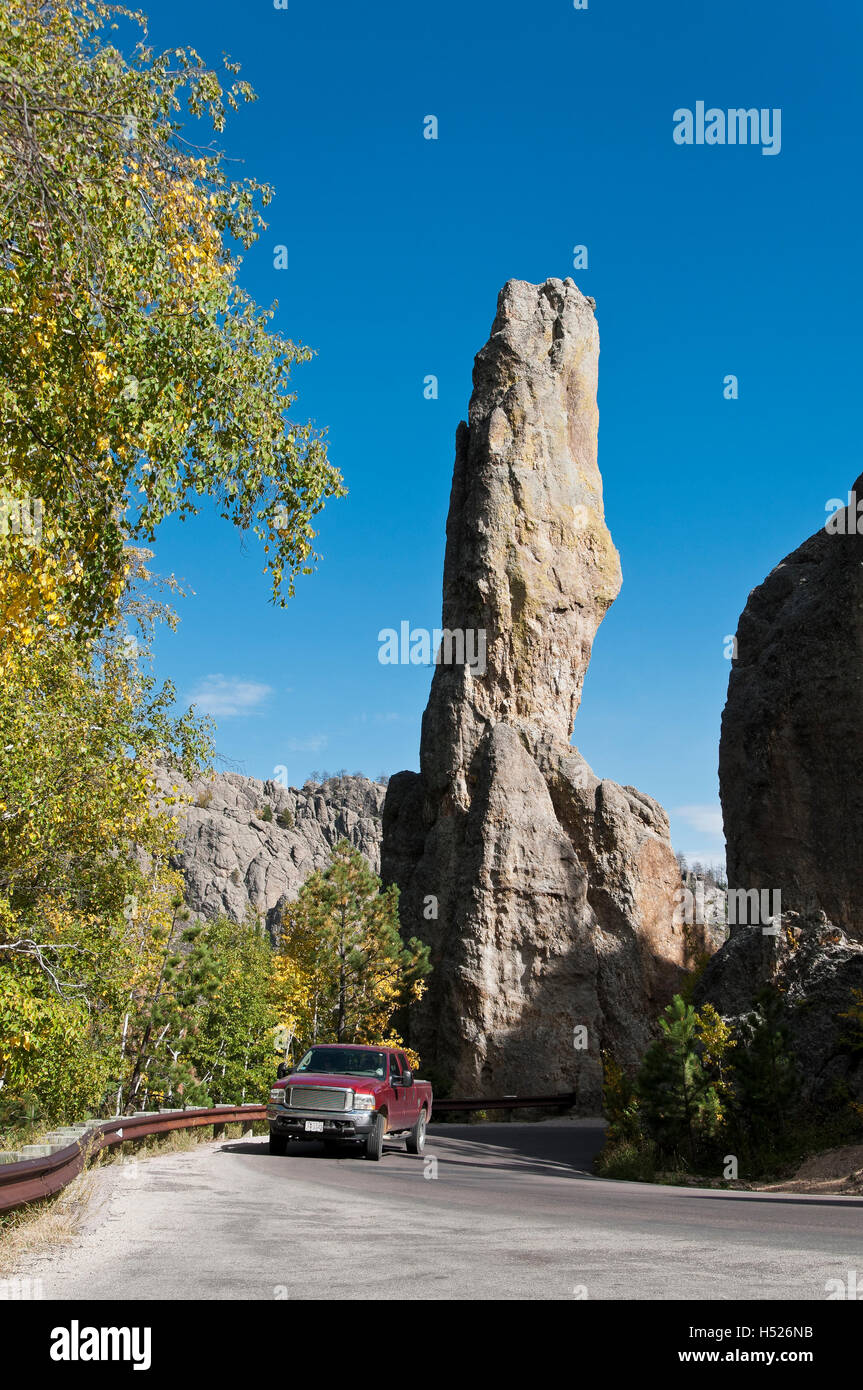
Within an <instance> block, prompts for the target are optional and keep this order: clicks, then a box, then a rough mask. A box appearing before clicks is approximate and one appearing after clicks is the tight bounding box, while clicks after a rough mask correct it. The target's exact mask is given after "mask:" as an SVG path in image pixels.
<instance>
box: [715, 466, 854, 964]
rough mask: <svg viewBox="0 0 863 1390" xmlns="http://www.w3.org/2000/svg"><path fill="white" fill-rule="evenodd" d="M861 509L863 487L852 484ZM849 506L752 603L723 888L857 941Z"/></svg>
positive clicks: (734, 714) (744, 622)
mask: <svg viewBox="0 0 863 1390" xmlns="http://www.w3.org/2000/svg"><path fill="white" fill-rule="evenodd" d="M854 492H855V494H856V497H857V498H859V499H860V501H861V502H863V477H861V478H859V479H858V480H857V482H856V484H855V485H854ZM860 524H861V523H860V522H858V518H857V516H856V508H855V509H854V510H853V511H852V510H851V509H849V508H845V509H842V510H841V511H840V512H838V513H837V514H836V516H835V517H834V518H832V519H831V522H830V529H829V530H828V529H827V528H822V529H821V530H819V531H817V532H816V533H815V535H814V536H812V537H811V538H810V539H809V540H808V541H806V542H805V543H804V544H803V545H801V546H800V547H799V549H797V550H795V551H794V552H793V553H792V554H791V555H789V556H788V557H787V558H786V559H785V560H783V561H782V562H781V564H779V565H777V567H776V568H775V569H774V570H773V571H772V573H771V574H770V575H768V577H767V579H765V581H764V583H763V584H761V585H760V586H759V587H758V588H757V589H755V590H753V592H752V593H751V594H750V596H749V600H748V602H747V604H746V607H745V609H744V611H743V614H742V616H741V618H740V623H739V626H738V630H737V651H736V656H735V657H734V659H733V662H732V670H731V676H730V680H729V684H728V701H727V704H726V706H725V712H724V714H723V716H722V739H721V744H720V751H719V782H720V796H721V800H722V811H723V818H724V822H725V837H726V841H727V845H728V881H729V884H730V885H731V886H732V887H740V888H746V889H751V888H757V889H765V890H780V891H781V894H782V907H783V910H789V909H790V910H793V911H795V912H799V913H803V914H811V913H813V912H815V913H817V912H819V911H823V912H824V913H826V915H827V917H828V918H829V919H830V921H831V922H833V923H835V924H836V925H837V926H838V927H841V928H842V929H843V930H844V931H845V932H847V933H848V934H849V935H850V936H852V937H854V938H857V939H861V940H863V855H861V853H860V842H861V832H863V526H861V533H860V534H858V525H860Z"/></svg>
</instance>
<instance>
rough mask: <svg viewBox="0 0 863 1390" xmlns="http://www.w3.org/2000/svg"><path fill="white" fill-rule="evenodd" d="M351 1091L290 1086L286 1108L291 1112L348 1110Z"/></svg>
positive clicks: (333, 1087) (340, 1088) (339, 1088)
mask: <svg viewBox="0 0 863 1390" xmlns="http://www.w3.org/2000/svg"><path fill="white" fill-rule="evenodd" d="M352 1095H353V1092H352V1091H349V1090H347V1089H344V1088H342V1087H338V1088H337V1087H335V1086H292V1087H291V1094H290V1099H289V1100H288V1106H289V1107H290V1108H291V1109H293V1110H350V1108H351V1096H352Z"/></svg>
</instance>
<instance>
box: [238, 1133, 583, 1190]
mask: <svg viewBox="0 0 863 1390" xmlns="http://www.w3.org/2000/svg"><path fill="white" fill-rule="evenodd" d="M603 1141H604V1130H603V1128H602V1126H600V1125H597V1126H596V1127H595V1128H594V1127H592V1126H578V1127H576V1126H573V1127H572V1128H569V1127H566V1126H560V1127H558V1126H545V1125H541V1124H538V1125H526V1124H478V1125H470V1126H467V1125H459V1124H456V1125H440V1124H432V1125H431V1126H430V1127H429V1131H428V1139H427V1141H426V1151H425V1154H424V1155H414V1154H408V1153H407V1152H406V1151H405V1147H404V1141H403V1140H399V1139H395V1138H394V1139H392V1140H390V1141H387V1140H386V1139H385V1140H384V1161H385V1162H386V1163H387V1166H388V1167H389V1168H393V1166H394V1164H395V1162H397V1161H398V1160H401V1162H400V1163H399V1164H398V1167H399V1168H402V1167H404V1166H405V1165H408V1166H410V1167H413V1166H414V1165H415V1164H417V1163H422V1162H423V1161H424V1159H426V1158H436V1159H437V1160H438V1162H439V1163H441V1164H445V1165H446V1166H447V1168H448V1169H450V1170H452V1169H453V1168H454V1169H456V1170H463V1171H464V1172H465V1175H466V1176H467V1174H468V1172H469V1171H470V1170H474V1169H482V1170H483V1172H484V1173H486V1174H490V1173H493V1172H499V1173H505V1174H508V1175H512V1174H516V1173H518V1174H524V1175H530V1176H534V1177H551V1178H575V1179H580V1180H582V1181H583V1180H585V1179H587V1180H590V1181H593V1182H599V1181H601V1180H600V1179H599V1178H596V1177H595V1175H594V1174H593V1173H592V1172H591V1171H590V1170H591V1167H592V1164H593V1159H594V1157H595V1155H596V1154H597V1153H598V1152H599V1150H600V1149H601V1148H602V1144H603ZM290 1147H291V1152H290V1155H289V1156H287V1161H288V1162H291V1161H293V1160H294V1159H295V1158H296V1159H303V1158H315V1159H319V1160H321V1161H325V1160H326V1161H329V1162H339V1161H342V1162H344V1161H345V1160H346V1159H351V1158H358V1159H362V1150H361V1148H360V1147H359V1146H357V1148H356V1149H353V1148H350V1147H347V1146H346V1147H345V1149H344V1150H342V1151H341V1152H335V1153H332V1154H330V1153H327V1152H326V1151H325V1149H324V1146H323V1144H321V1143H320V1142H319V1141H314V1140H310V1141H303V1140H301V1141H298V1142H296V1143H294V1144H291V1146H290ZM218 1152H219V1153H230V1154H246V1155H248V1156H250V1157H257V1158H260V1159H267V1160H268V1161H269V1160H270V1155H269V1153H268V1152H267V1146H266V1140H265V1139H263V1138H261V1139H257V1140H251V1141H249V1140H239V1141H236V1142H231V1143H226V1144H223V1145H222V1146H221V1147H220V1149H219V1150H218ZM272 1161H273V1162H282V1161H285V1160H281V1159H275V1158H274V1159H273V1160H272Z"/></svg>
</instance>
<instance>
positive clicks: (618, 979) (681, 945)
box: [382, 280, 687, 1108]
mask: <svg viewBox="0 0 863 1390" xmlns="http://www.w3.org/2000/svg"><path fill="white" fill-rule="evenodd" d="M593 309H594V306H593V302H592V300H590V299H587V298H586V297H585V296H584V295H582V294H581V293H580V291H579V290H578V289H577V287H576V286H575V284H574V283H573V281H572V280H547V281H546V282H545V284H544V285H530V284H527V283H525V282H524V281H519V280H511V281H509V282H508V283H507V284H506V285H505V286H504V288H503V290H502V291H501V294H500V296H499V299H498V309H497V316H496V318H495V321H494V324H493V325H492V331H491V336H490V338H489V341H488V342H487V344H486V345H485V347H484V348H483V349H482V350H481V352H480V353H479V354H478V355H477V358H476V362H475V366H474V376H473V380H474V390H473V395H472V397H471V402H470V409H469V416H468V423H467V424H461V425H460V426H459V428H458V432H457V435H456V459H455V469H454V473H453V483H452V494H451V498H450V509H449V517H448V520H447V546H446V559H445V564H444V584H443V629H444V630H445V633H458V634H461V636H462V639H463V641H462V646H463V649H464V650H465V651H466V652H473V653H474V654H475V655H476V654H477V653H481V656H482V659H479V660H474V662H473V664H472V666H471V664H470V662H469V661H466V660H458V659H455V660H451V659H450V660H448V659H447V658H448V657H450V658H452V657H453V656H454V655H455V656H456V658H457V657H458V653H459V651H460V650H461V647H459V645H458V644H457V643H455V641H454V640H451V639H448V645H447V641H446V640H445V643H444V644H443V645H442V649H441V652H440V659H439V662H438V664H437V666H436V670H435V674H434V679H433V682H432V690H431V696H430V699H429V703H428V707H427V709H426V712H425V715H424V718H423V726H422V739H421V746H420V769H421V770H420V773H419V775H417V774H416V773H399V774H398V775H397V776H396V777H394V778H392V779H391V781H390V785H389V788H388V792H387V799H386V803H385V807H384V840H383V847H382V872H383V874H384V877H385V878H386V879H388V880H390V881H395V882H397V883H398V884H399V886H400V888H401V893H402V898H401V901H402V913H401V915H402V926H403V929H404V930H405V931H406V933H407V934H409V935H417V936H420V937H422V938H423V939H425V940H427V941H430V943H431V946H432V960H433V963H434V967H435V969H434V974H433V975H432V977H431V980H430V985H429V991H428V994H427V996H426V999H425V1000H424V1001H423V1003H422V1005H421V1006H420V1008H419V1009H418V1011H417V1013H416V1015H415V1017H414V1019H413V1020H412V1024H411V1042H412V1044H413V1045H414V1046H416V1047H418V1049H419V1050H420V1052H421V1054H422V1056H423V1061H424V1063H425V1064H427V1065H429V1064H431V1065H432V1066H433V1067H434V1068H435V1069H436V1071H437V1074H438V1076H439V1078H441V1079H443V1080H445V1081H449V1082H450V1083H451V1084H452V1085H453V1086H455V1087H456V1088H457V1089H458V1090H459V1091H465V1090H473V1091H476V1090H477V1088H480V1090H481V1091H484V1092H485V1093H488V1090H489V1089H491V1090H495V1091H498V1090H503V1091H513V1090H517V1089H521V1090H522V1091H524V1090H525V1089H532V1090H535V1091H543V1090H546V1091H547V1090H569V1089H572V1088H573V1087H574V1086H578V1088H579V1091H580V1096H581V1103H582V1105H583V1106H584V1107H585V1108H591V1107H595V1106H597V1105H598V1104H599V1101H600V1086H601V1062H600V1050H601V1049H604V1048H610V1049H611V1050H612V1051H614V1052H615V1053H616V1054H617V1055H618V1057H619V1059H620V1060H622V1061H626V1060H631V1059H634V1058H635V1057H636V1056H637V1054H638V1052H639V1050H640V1049H642V1048H643V1046H644V1044H645V1043H646V1041H647V1037H648V1027H649V1023H650V1021H651V1019H652V1017H653V1016H654V1015H655V1013H656V1011H657V1010H658V1009H659V1008H661V1006H662V1004H663V1003H664V1002H666V999H667V997H668V996H669V994H670V992H671V990H672V988H673V987H674V985H675V984H676V983H677V981H678V980H679V977H680V970H681V967H682V966H683V964H684V960H685V955H686V949H687V948H686V943H685V941H684V934H683V929H682V926H680V925H678V924H676V923H675V921H674V915H675V901H674V894H675V890H677V889H678V888H679V886H680V876H679V872H678V869H677V864H676V861H675V858H674V855H673V853H672V850H671V845H670V841H669V838H668V820H667V817H666V816H665V813H664V811H663V810H662V808H661V807H660V806H659V805H658V804H657V803H656V802H655V801H653V800H651V798H649V797H646V796H642V795H641V794H640V793H639V792H636V791H634V790H633V789H632V788H621V787H618V786H616V785H615V784H614V783H612V782H606V781H601V780H600V779H599V778H597V777H595V776H594V774H593V773H592V772H591V770H590V768H589V767H588V766H587V764H586V763H585V761H584V759H583V758H581V757H580V755H579V754H578V752H577V751H576V749H574V748H573V747H572V746H571V745H570V742H569V740H570V737H571V735H572V730H573V723H574V720H575V716H576V713H577V710H578V707H579V703H580V701H581V692H582V686H583V682H584V676H585V672H586V670H587V667H588V663H589V661H590V654H591V648H592V645H593V639H594V637H595V635H596V631H597V628H598V627H599V624H600V622H601V621H602V618H603V617H604V615H605V613H606V611H607V610H608V608H609V606H610V605H611V603H612V602H613V601H614V599H615V597H616V596H617V593H618V591H619V589H620V584H621V575H620V563H619V559H618V555H617V552H616V550H615V548H614V545H613V543H612V540H611V536H610V534H609V532H608V529H607V527H606V525H605V520H604V515H603V505H602V479H601V477H600V473H599V469H598V467H597V428H598V410H597V405H596V386H597V363H598V356H599V334H598V330H597V326H596V319H595V317H594V312H593ZM581 1030H583V1031H581Z"/></svg>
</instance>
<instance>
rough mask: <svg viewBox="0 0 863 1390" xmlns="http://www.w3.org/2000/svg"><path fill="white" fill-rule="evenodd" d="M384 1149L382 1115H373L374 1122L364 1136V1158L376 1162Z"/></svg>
mask: <svg viewBox="0 0 863 1390" xmlns="http://www.w3.org/2000/svg"><path fill="white" fill-rule="evenodd" d="M383 1151H384V1117H383V1115H375V1122H374V1124H373V1125H372V1128H371V1131H370V1133H369V1135H368V1137H367V1138H366V1158H370V1159H372V1161H373V1162H374V1163H377V1162H378V1161H379V1159H380V1156H381V1154H382V1153H383Z"/></svg>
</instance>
